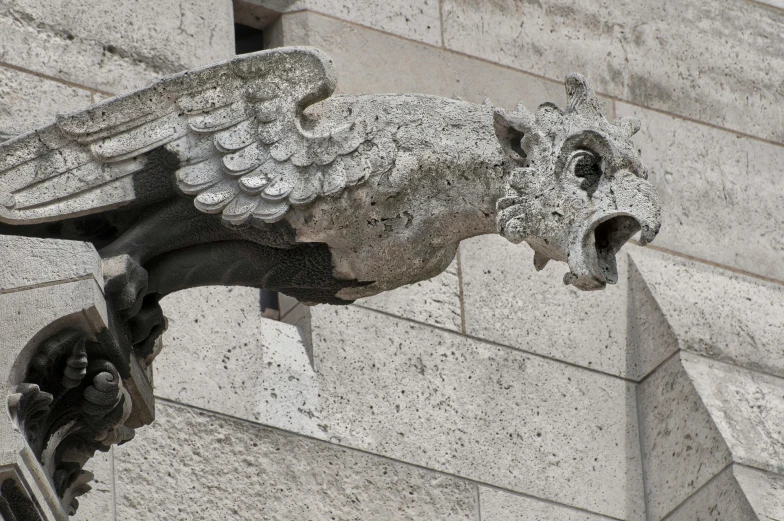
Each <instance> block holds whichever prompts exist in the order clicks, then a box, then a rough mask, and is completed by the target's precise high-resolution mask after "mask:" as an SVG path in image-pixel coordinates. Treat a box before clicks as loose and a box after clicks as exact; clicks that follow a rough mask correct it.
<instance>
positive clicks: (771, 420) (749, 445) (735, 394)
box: [681, 353, 784, 474]
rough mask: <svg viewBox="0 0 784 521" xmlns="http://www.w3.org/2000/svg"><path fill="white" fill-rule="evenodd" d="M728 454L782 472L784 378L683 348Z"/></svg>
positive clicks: (686, 366)
mask: <svg viewBox="0 0 784 521" xmlns="http://www.w3.org/2000/svg"><path fill="white" fill-rule="evenodd" d="M681 358H682V360H683V368H684V370H685V371H686V373H687V374H688V376H689V378H691V380H692V382H693V385H694V387H695V388H696V390H697V393H699V396H700V399H701V400H702V403H703V404H704V407H705V408H706V410H707V412H708V413H709V414H710V416H711V418H712V420H713V423H714V424H715V425H716V428H717V429H718V431H719V432H720V433H721V435H722V438H723V439H724V443H726V444H727V447H728V448H729V451H730V452H731V453H732V460H733V461H734V462H736V463H743V464H746V465H749V466H752V467H756V468H760V469H767V470H770V471H773V472H778V473H781V474H784V379H782V378H777V377H775V376H770V375H767V374H763V373H758V372H756V371H750V370H748V369H742V368H740V367H737V366H734V365H730V364H725V363H722V362H716V361H714V360H710V359H708V358H704V357H701V356H696V355H692V354H690V353H683V354H682V355H681Z"/></svg>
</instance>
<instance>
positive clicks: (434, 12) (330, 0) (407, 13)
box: [240, 0, 441, 45]
mask: <svg viewBox="0 0 784 521" xmlns="http://www.w3.org/2000/svg"><path fill="white" fill-rule="evenodd" d="M240 3H241V4H245V5H247V6H248V7H249V10H252V8H253V6H254V5H260V6H264V7H266V8H267V9H270V10H273V11H277V12H281V13H282V12H289V11H299V10H303V9H307V10H310V11H316V12H320V13H324V14H327V15H331V16H334V17H336V18H341V19H343V20H348V21H350V22H354V23H357V24H362V25H366V26H368V27H372V28H374V29H378V30H381V31H384V32H387V33H392V34H396V35H399V36H403V37H404V38H407V39H410V40H418V41H421V42H425V43H428V44H431V45H441V13H440V12H439V0H403V1H395V2H388V1H387V2H385V1H383V0H242V1H241V2H240Z"/></svg>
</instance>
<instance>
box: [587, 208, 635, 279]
mask: <svg viewBox="0 0 784 521" xmlns="http://www.w3.org/2000/svg"><path fill="white" fill-rule="evenodd" d="M640 229H641V227H640V223H639V222H638V221H637V219H635V218H634V217H631V216H629V215H617V216H615V217H611V218H609V219H607V220H605V221H602V222H601V223H600V224H599V225H598V226H596V228H595V229H594V232H593V237H594V241H593V242H594V248H596V260H597V264H598V267H599V273H598V274H597V275H599V276H600V280H601V279H604V280H603V282H606V283H608V284H616V283H617V282H618V264H617V262H616V260H615V254H616V253H618V251H619V250H620V249H621V247H622V246H623V245H624V244H626V242H627V241H628V240H629V239H631V238H632V237H633V236H634V234H635V233H637V232H639V231H640ZM597 278H599V277H597Z"/></svg>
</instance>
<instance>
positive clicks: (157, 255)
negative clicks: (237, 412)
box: [0, 47, 660, 342]
mask: <svg viewBox="0 0 784 521" xmlns="http://www.w3.org/2000/svg"><path fill="white" fill-rule="evenodd" d="M335 82H336V76H335V72H334V68H333V64H332V62H331V60H330V59H329V58H328V57H327V56H326V55H324V54H323V53H322V52H320V51H318V50H316V49H313V48H306V47H292V48H281V49H275V50H269V51H262V52H259V53H255V54H250V55H243V56H239V57H237V58H235V59H233V60H230V61H228V62H224V63H220V64H217V65H213V66H209V67H205V68H202V69H197V70H193V71H189V72H185V73H182V74H178V75H175V76H171V77H168V78H165V79H162V80H160V81H158V82H157V83H154V84H152V85H151V86H149V87H147V88H144V89H142V90H139V91H137V92H133V93H131V94H128V95H126V96H122V97H118V98H113V99H110V100H107V101H105V102H103V103H100V104H98V105H95V106H93V107H90V108H88V109H86V110H84V111H81V112H77V113H74V114H70V115H65V116H60V117H58V118H57V121H56V122H55V123H54V124H52V125H50V126H48V127H45V128H41V129H39V130H36V131H34V132H31V133H28V134H26V135H23V136H19V137H17V138H14V139H12V140H10V141H6V142H4V143H2V144H0V222H1V223H2V224H0V233H2V234H15V235H19V234H21V235H30V236H41V237H57V238H66V239H77V240H85V241H91V242H92V243H94V244H95V245H96V247H97V248H99V251H100V254H101V256H102V257H103V258H104V259H105V267H106V268H105V275H106V277H107V286H106V289H107V293H109V294H111V297H112V298H113V299H115V302H116V306H117V309H119V310H121V311H122V312H123V313H125V315H126V316H127V317H131V318H132V317H137V318H138V317H143V316H144V314H145V313H144V310H145V309H148V310H149V309H151V310H153V311H152V312H151V313H150V314H148V319H147V322H148V323H146V324H142V325H141V326H139V327H138V328H137V329H139V331H140V333H138V335H136V336H138V337H139V338H137V339H135V341H136V342H141V341H143V340H144V338H147V337H149V336H150V331H151V330H154V323H155V322H156V320H157V321H158V322H160V320H161V319H162V316H159V315H160V313H159V311H158V310H159V308H158V307H157V300H158V299H159V298H160V296H162V295H165V294H168V293H171V292H173V291H176V290H179V289H183V288H188V287H193V286H199V285H209V284H225V285H229V284H231V285H247V286H254V287H260V288H266V289H272V290H277V291H281V292H283V293H286V294H289V295H291V296H293V297H296V298H298V299H300V300H304V301H308V302H314V303H317V302H325V303H333V304H335V303H338V304H339V303H350V302H351V301H353V300H354V299H357V298H360V297H365V296H369V295H373V294H376V293H379V292H382V291H385V290H389V289H392V288H395V287H398V286H401V285H404V284H409V283H412V282H416V281H420V280H424V279H427V278H430V277H433V276H434V275H436V274H438V273H440V272H441V271H443V270H444V269H445V268H446V267H447V266H448V265H449V264H450V262H451V261H452V259H453V258H454V256H455V253H456V249H457V246H458V244H459V243H460V241H461V240H463V239H466V238H468V237H472V236H475V235H479V234H486V233H500V234H501V235H503V236H504V237H506V238H507V239H508V240H510V241H512V242H514V243H519V242H522V241H526V242H527V243H528V244H529V245H530V246H531V247H532V248H533V249H534V251H535V258H534V262H535V265H536V267H537V268H538V269H541V268H542V267H543V266H544V264H545V263H546V262H547V261H548V260H550V259H553V260H556V261H562V262H566V263H568V267H569V272H568V273H567V274H566V276H565V279H564V280H565V282H566V283H568V284H572V285H574V286H576V287H577V288H580V289H583V290H591V289H600V288H603V287H604V286H605V284H607V283H615V282H616V280H617V277H618V274H617V268H616V262H615V254H616V253H617V252H618V250H619V249H620V247H621V246H622V245H623V244H624V243H625V242H626V241H627V240H628V239H630V238H631V237H632V236H633V235H634V234H635V233H637V232H640V242H641V243H643V244H645V243H647V242H649V241H651V240H652V239H653V238H654V236H655V235H656V234H657V232H658V230H659V226H660V205H659V202H658V198H657V195H656V193H655V190H654V189H653V187H652V186H651V185H650V184H649V183H648V181H647V180H646V177H647V176H646V171H645V168H644V167H643V165H642V163H641V161H640V157H639V154H638V152H637V150H636V148H635V147H634V145H633V143H632V142H631V140H630V138H631V136H632V135H633V134H634V133H635V132H636V131H637V130H638V129H639V127H640V124H639V121H637V120H636V119H633V118H628V119H619V120H616V121H615V122H612V123H611V122H608V121H607V120H606V119H605V118H604V116H603V115H602V110H601V105H600V102H599V100H598V99H597V98H596V96H595V95H594V93H593V91H592V90H591V88H590V87H589V86H588V85H587V83H586V82H585V80H584V79H583V78H582V77H581V76H579V75H570V76H568V77H567V78H566V89H567V94H568V106H567V107H566V109H565V110H561V109H559V108H558V107H556V106H555V105H553V104H550V103H545V104H543V105H541V106H540V107H539V109H538V110H537V111H536V113H531V112H528V111H527V110H526V109H525V108H524V107H522V106H518V108H517V109H516V110H515V111H513V112H505V111H504V110H501V109H494V108H493V107H492V106H489V105H476V104H471V103H467V102H464V101H460V100H454V99H446V98H441V97H434V96H425V95H397V94H393V95H366V96H333V97H330V95H331V94H332V93H333V91H334V89H335ZM142 322H144V321H142Z"/></svg>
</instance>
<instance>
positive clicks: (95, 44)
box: [0, 0, 234, 94]
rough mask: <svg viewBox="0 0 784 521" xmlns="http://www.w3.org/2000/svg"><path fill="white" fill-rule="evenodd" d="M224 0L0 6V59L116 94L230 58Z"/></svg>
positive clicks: (17, 1) (18, 0) (32, 0)
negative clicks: (158, 78) (0, 37)
mask: <svg viewBox="0 0 784 521" xmlns="http://www.w3.org/2000/svg"><path fill="white" fill-rule="evenodd" d="M231 9H232V8H231V1H230V0H218V1H215V2H201V1H199V0H184V1H182V2H180V1H177V0H163V1H158V0H145V1H143V2H131V3H128V2H107V1H105V0H86V1H80V2H64V1H54V2H38V1H36V0H2V1H1V2H0V34H2V35H3V38H2V40H0V61H2V62H5V63H10V64H12V65H16V66H19V67H23V68H26V69H29V70H33V71H36V72H40V73H43V74H47V75H49V76H54V77H57V78H63V79H66V80H69V81H72V82H75V83H78V84H80V85H86V86H88V87H93V88H96V89H99V90H104V91H109V92H114V93H117V94H119V93H122V92H125V91H128V90H131V89H133V88H139V87H141V86H143V85H144V84H145V83H147V82H149V81H151V80H153V79H155V78H157V77H160V76H162V75H165V74H171V73H174V72H179V71H181V70H185V69H189V68H193V67H196V66H199V65H206V64H208V63H211V62H215V61H218V60H221V59H225V58H228V57H230V56H231V55H232V54H233V52H234V33H233V25H232V19H233V18H232V12H231Z"/></svg>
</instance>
